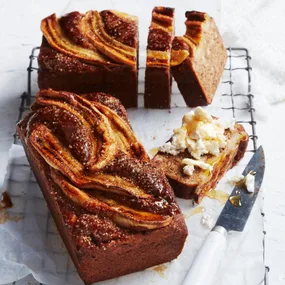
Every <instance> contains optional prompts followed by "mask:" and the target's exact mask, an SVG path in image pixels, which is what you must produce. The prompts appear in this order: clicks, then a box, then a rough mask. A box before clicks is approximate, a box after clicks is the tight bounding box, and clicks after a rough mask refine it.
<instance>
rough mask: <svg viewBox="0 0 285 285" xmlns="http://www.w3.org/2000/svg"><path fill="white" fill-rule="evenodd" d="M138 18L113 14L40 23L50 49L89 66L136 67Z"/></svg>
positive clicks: (92, 13)
mask: <svg viewBox="0 0 285 285" xmlns="http://www.w3.org/2000/svg"><path fill="white" fill-rule="evenodd" d="M137 29H138V27H137V17H135V16H131V15H128V14H125V13H122V12H118V11H114V10H105V11H101V12H98V11H88V12H87V13H85V14H81V13H79V12H72V13H69V14H67V15H65V16H63V17H61V18H60V19H58V18H57V17H56V15H55V14H52V15H50V16H48V17H47V18H45V19H43V20H42V22H41V30H42V32H43V34H44V36H45V38H46V40H47V41H48V43H49V44H50V46H52V47H53V48H55V49H57V50H58V51H60V52H62V53H64V54H67V55H69V56H72V57H76V58H78V59H80V60H83V61H85V62H89V63H96V62H101V63H110V62H111V63H114V64H116V63H119V64H121V63H123V64H126V65H129V66H131V67H133V68H136V67H137V46H136V39H137Z"/></svg>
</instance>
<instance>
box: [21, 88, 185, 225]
mask: <svg viewBox="0 0 285 285" xmlns="http://www.w3.org/2000/svg"><path fill="white" fill-rule="evenodd" d="M32 111H33V112H32V113H31V114H30V115H29V117H28V118H26V119H25V124H24V125H23V123H21V124H22V126H23V127H24V128H25V129H26V134H25V137H26V144H27V145H28V147H29V148H30V149H31V150H32V151H31V152H32V153H33V152H35V154H36V155H37V156H39V157H41V158H42V159H43V160H44V161H45V162H46V164H47V165H48V166H49V167H48V168H49V171H50V177H51V180H52V181H53V182H54V183H55V184H56V185H57V186H58V187H60V189H61V190H62V192H63V193H64V194H65V195H66V197H68V199H70V200H71V201H73V203H75V204H76V205H78V206H80V207H82V208H84V209H85V210H87V211H88V212H90V213H94V214H99V215H100V214H102V215H104V216H107V217H109V218H111V219H112V220H113V221H114V222H115V223H117V224H118V225H119V226H122V227H127V228H131V229H134V230H148V229H155V228H159V227H163V226H166V225H168V224H169V223H170V222H171V220H172V216H173V214H174V213H175V212H177V211H179V210H178V208H177V206H176V203H175V202H174V200H173V198H172V194H171V191H172V190H171V188H170V186H169V184H168V182H167V179H166V177H165V176H164V174H163V173H162V172H161V171H160V170H158V169H157V168H155V167H154V166H153V164H152V163H151V162H150V161H149V158H148V155H147V153H146V152H145V150H144V148H143V146H142V145H141V144H140V143H139V141H138V140H137V138H136V137H135V135H134V133H133V131H132V129H131V127H130V124H129V122H128V119H127V115H126V111H125V109H124V108H123V107H122V105H121V104H120V103H119V100H118V99H116V98H114V97H111V96H109V95H106V94H103V93H94V94H87V95H81V96H77V95H75V94H73V93H69V92H57V91H53V90H51V89H49V90H42V91H40V92H39V94H38V95H37V98H36V102H35V103H34V105H33V106H32Z"/></svg>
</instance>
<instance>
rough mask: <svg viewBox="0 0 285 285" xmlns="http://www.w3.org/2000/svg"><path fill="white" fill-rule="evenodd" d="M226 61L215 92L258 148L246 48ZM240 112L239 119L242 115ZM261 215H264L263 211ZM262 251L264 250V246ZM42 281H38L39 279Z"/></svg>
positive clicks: (25, 105) (31, 71)
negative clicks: (241, 84)
mask: <svg viewBox="0 0 285 285" xmlns="http://www.w3.org/2000/svg"><path fill="white" fill-rule="evenodd" d="M38 52H39V47H35V48H33V49H32V52H31V55H30V57H29V59H30V61H29V66H28V68H27V72H28V78H27V91H26V92H24V93H23V94H22V95H21V103H20V107H19V116H18V121H20V120H21V119H22V118H23V117H24V115H25V113H28V112H29V110H30V105H31V104H32V103H33V101H34V98H35V94H36V90H32V86H33V85H34V84H33V83H35V82H34V81H35V80H36V78H37V76H36V74H35V73H36V71H37V70H38V67H37V60H36V59H37V56H38ZM227 52H228V61H227V65H226V67H225V71H224V75H223V78H222V84H223V85H224V86H225V87H227V88H223V90H227V92H224V93H221V94H217V95H216V96H220V98H221V102H222V104H221V108H222V109H223V110H224V111H225V112H226V111H227V112H231V116H233V117H234V118H235V120H236V122H238V123H240V124H242V125H243V126H244V127H245V129H246V131H247V132H248V134H249V137H250V143H249V146H248V149H247V152H255V151H256V149H257V139H258V137H257V134H256V121H255V109H254V104H253V101H254V95H253V94H252V88H251V70H252V67H251V65H250V61H251V57H250V55H249V52H248V50H247V49H246V48H231V47H230V48H228V49H227ZM240 72H242V74H241V75H240V76H239V77H241V78H242V80H243V81H246V89H245V90H242V91H241V90H237V89H236V88H235V86H236V85H238V83H239V82H238V79H237V77H236V74H237V73H240ZM241 114H242V119H240V118H241ZM14 143H15V144H20V141H19V137H18V135H17V134H16V133H15V134H14ZM261 215H262V216H263V217H264V213H263V212H262V213H261ZM263 233H264V239H263V247H264V249H265V234H266V232H265V231H263ZM264 252H265V250H264ZM268 272H269V267H267V266H266V267H265V276H264V281H263V284H264V285H269V281H268ZM20 283H21V281H18V282H13V283H12V284H13V285H14V284H17V285H18V284H20ZM40 284H41V283H40Z"/></svg>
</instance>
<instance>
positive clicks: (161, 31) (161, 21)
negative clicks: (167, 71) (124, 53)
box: [146, 7, 174, 67]
mask: <svg viewBox="0 0 285 285" xmlns="http://www.w3.org/2000/svg"><path fill="white" fill-rule="evenodd" d="M173 24H174V9H173V8H166V7H155V8H154V9H153V11H152V21H151V26H150V27H149V34H148V46H147V61H146V64H147V66H148V67H168V66H169V62H170V50H171V41H172V38H173V34H174V27H173Z"/></svg>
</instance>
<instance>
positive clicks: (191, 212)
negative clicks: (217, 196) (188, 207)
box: [184, 206, 205, 219]
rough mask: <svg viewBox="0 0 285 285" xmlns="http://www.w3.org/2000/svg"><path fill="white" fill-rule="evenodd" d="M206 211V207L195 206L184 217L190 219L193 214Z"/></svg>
mask: <svg viewBox="0 0 285 285" xmlns="http://www.w3.org/2000/svg"><path fill="white" fill-rule="evenodd" d="M204 211H205V208H204V207H202V206H198V207H196V208H194V209H193V210H192V211H190V212H189V213H187V214H184V218H185V219H189V218H190V217H191V216H194V215H197V214H200V213H203V212H204Z"/></svg>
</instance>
